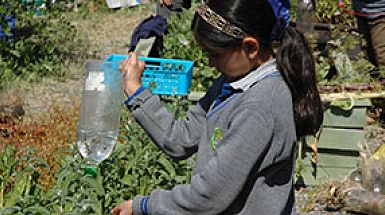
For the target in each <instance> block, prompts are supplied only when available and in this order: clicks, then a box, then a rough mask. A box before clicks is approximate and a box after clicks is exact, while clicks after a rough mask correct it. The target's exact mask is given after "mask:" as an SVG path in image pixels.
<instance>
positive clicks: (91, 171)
mask: <svg viewBox="0 0 385 215" xmlns="http://www.w3.org/2000/svg"><path fill="white" fill-rule="evenodd" d="M85 169H86V176H88V177H93V178H96V176H97V175H98V168H97V167H94V166H87V167H86V168H85Z"/></svg>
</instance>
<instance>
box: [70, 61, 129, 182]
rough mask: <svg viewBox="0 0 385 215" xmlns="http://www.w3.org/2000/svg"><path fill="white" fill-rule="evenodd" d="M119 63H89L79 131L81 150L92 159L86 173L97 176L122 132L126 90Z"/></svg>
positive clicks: (79, 147) (78, 139)
mask: <svg viewBox="0 0 385 215" xmlns="http://www.w3.org/2000/svg"><path fill="white" fill-rule="evenodd" d="M117 68H118V63H116V62H115V63H113V62H108V63H106V62H89V63H87V71H86V80H85V84H84V87H83V94H82V101H81V107H80V115H79V119H78V128H77V143H78V149H79V151H80V153H81V154H82V156H83V157H84V158H90V160H92V161H90V162H88V165H89V166H88V167H87V168H86V172H87V174H88V175H90V176H95V175H96V172H97V165H98V164H99V163H100V162H102V161H103V160H105V159H106V158H107V157H108V156H109V155H110V154H111V152H112V150H113V148H114V145H115V142H116V139H117V136H118V133H119V123H120V113H121V108H122V106H121V105H122V103H123V98H124V97H123V87H122V78H121V73H120V72H119V70H118V69H117Z"/></svg>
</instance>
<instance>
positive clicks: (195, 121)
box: [128, 60, 296, 215]
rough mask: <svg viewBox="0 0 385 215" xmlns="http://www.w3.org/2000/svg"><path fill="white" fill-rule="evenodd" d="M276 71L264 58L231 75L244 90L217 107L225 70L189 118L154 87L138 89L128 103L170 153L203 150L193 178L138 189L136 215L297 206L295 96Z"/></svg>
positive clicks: (286, 210) (250, 213)
mask: <svg viewBox="0 0 385 215" xmlns="http://www.w3.org/2000/svg"><path fill="white" fill-rule="evenodd" d="M277 74H278V76H279V73H278V71H277V69H276V63H275V60H273V61H271V62H269V63H266V64H264V65H262V66H261V67H259V68H258V69H257V70H255V71H253V72H251V73H249V74H248V75H247V76H246V77H244V78H242V79H240V80H238V81H236V82H233V83H231V86H232V87H233V88H236V89H242V90H241V91H240V92H239V93H236V94H234V95H233V96H231V97H230V98H228V99H227V100H225V101H224V102H223V103H221V104H220V105H218V106H216V107H215V108H213V103H214V101H215V99H216V98H217V96H218V95H219V93H220V92H221V87H222V85H223V83H224V82H225V81H226V78H225V77H224V76H221V77H220V78H219V79H218V80H217V81H216V82H215V83H214V84H213V85H212V86H211V87H210V89H209V90H208V91H207V93H206V95H205V96H204V97H203V98H202V99H201V100H200V101H199V103H198V105H197V107H195V108H193V109H191V110H190V111H189V112H188V114H187V117H186V119H184V120H181V119H177V120H176V119H175V118H174V115H173V114H171V113H169V112H168V111H167V109H166V108H165V107H163V105H162V104H161V102H160V100H159V97H158V96H156V95H152V94H151V93H150V92H149V91H148V90H145V91H143V92H142V93H141V94H139V95H138V96H136V97H134V98H133V99H132V100H131V101H130V102H129V104H128V106H129V108H130V109H131V110H132V113H133V115H134V117H135V118H136V119H137V120H138V122H139V123H140V124H141V125H142V126H143V128H144V129H145V130H146V132H148V134H149V135H150V136H151V138H152V139H153V140H154V142H155V143H156V144H157V145H158V146H159V147H160V148H161V149H162V150H163V151H164V152H165V153H167V154H168V155H170V156H171V157H174V158H177V159H185V158H188V157H190V156H191V155H192V154H193V153H195V152H198V156H197V161H196V164H195V167H194V171H193V176H192V179H191V183H190V184H186V185H177V186H175V187H174V188H173V189H172V190H164V189H157V190H154V191H153V192H152V193H151V195H150V196H148V197H144V196H136V197H135V199H134V202H133V210H134V215H141V214H150V215H184V214H186V215H190V214H191V215H192V214H194V215H197V214H198V215H205V214H244V215H254V214H261V215H263V214H266V215H277V214H294V203H295V198H294V190H293V179H292V173H293V168H294V161H295V143H296V132H295V125H294V118H293V109H292V98H291V93H290V90H289V88H288V87H287V85H286V84H285V82H284V81H283V79H282V78H280V77H277ZM274 76H275V77H274ZM268 77H271V78H268ZM214 133H215V134H216V135H215V136H214ZM213 145H214V146H215V147H213Z"/></svg>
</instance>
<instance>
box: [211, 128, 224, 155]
mask: <svg viewBox="0 0 385 215" xmlns="http://www.w3.org/2000/svg"><path fill="white" fill-rule="evenodd" d="M221 139H222V130H221V129H220V128H215V130H214V135H213V137H212V138H211V146H212V147H213V150H214V151H215V149H216V147H217V145H218V142H219V141H220V140H221Z"/></svg>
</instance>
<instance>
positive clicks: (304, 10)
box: [297, 0, 316, 35]
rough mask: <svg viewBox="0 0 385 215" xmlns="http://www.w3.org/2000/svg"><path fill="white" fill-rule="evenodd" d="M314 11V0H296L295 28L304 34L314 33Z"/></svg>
mask: <svg viewBox="0 0 385 215" xmlns="http://www.w3.org/2000/svg"><path fill="white" fill-rule="evenodd" d="M315 12H316V4H315V1H314V0H298V3H297V28H298V30H299V31H301V32H302V33H303V34H305V35H306V34H313V33H314V22H315Z"/></svg>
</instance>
